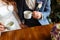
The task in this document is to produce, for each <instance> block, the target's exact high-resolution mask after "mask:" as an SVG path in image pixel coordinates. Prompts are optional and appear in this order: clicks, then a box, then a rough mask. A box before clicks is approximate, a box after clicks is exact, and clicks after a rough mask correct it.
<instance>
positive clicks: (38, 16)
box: [33, 11, 42, 19]
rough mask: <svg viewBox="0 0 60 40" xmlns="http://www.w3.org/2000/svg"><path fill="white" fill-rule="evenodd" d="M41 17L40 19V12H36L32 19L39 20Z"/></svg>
mask: <svg viewBox="0 0 60 40" xmlns="http://www.w3.org/2000/svg"><path fill="white" fill-rule="evenodd" d="M41 17H42V13H41V12H37V11H34V12H33V18H35V19H40V18H41Z"/></svg>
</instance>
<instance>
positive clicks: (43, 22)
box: [38, 0, 51, 25]
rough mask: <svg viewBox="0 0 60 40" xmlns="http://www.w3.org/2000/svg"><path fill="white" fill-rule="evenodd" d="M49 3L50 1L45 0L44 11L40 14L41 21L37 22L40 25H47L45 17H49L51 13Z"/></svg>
mask: <svg viewBox="0 0 60 40" xmlns="http://www.w3.org/2000/svg"><path fill="white" fill-rule="evenodd" d="M50 3H51V2H50V0H47V3H46V5H45V8H44V11H43V12H42V19H39V20H38V21H39V23H40V24H41V25H47V24H49V22H48V20H47V17H48V16H49V15H50V12H51V8H50Z"/></svg>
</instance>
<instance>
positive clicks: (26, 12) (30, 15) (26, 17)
mask: <svg viewBox="0 0 60 40" xmlns="http://www.w3.org/2000/svg"><path fill="white" fill-rule="evenodd" d="M31 17H32V12H31V11H24V18H25V19H31Z"/></svg>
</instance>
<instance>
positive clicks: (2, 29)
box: [0, 23, 5, 31]
mask: <svg viewBox="0 0 60 40" xmlns="http://www.w3.org/2000/svg"><path fill="white" fill-rule="evenodd" d="M4 30H5V28H4V25H3V24H2V23H0V31H4Z"/></svg>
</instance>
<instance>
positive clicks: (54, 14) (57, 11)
mask: <svg viewBox="0 0 60 40" xmlns="http://www.w3.org/2000/svg"><path fill="white" fill-rule="evenodd" d="M47 18H48V20H49V22H50V23H59V22H60V0H51V14H50V16H49V17H47Z"/></svg>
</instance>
